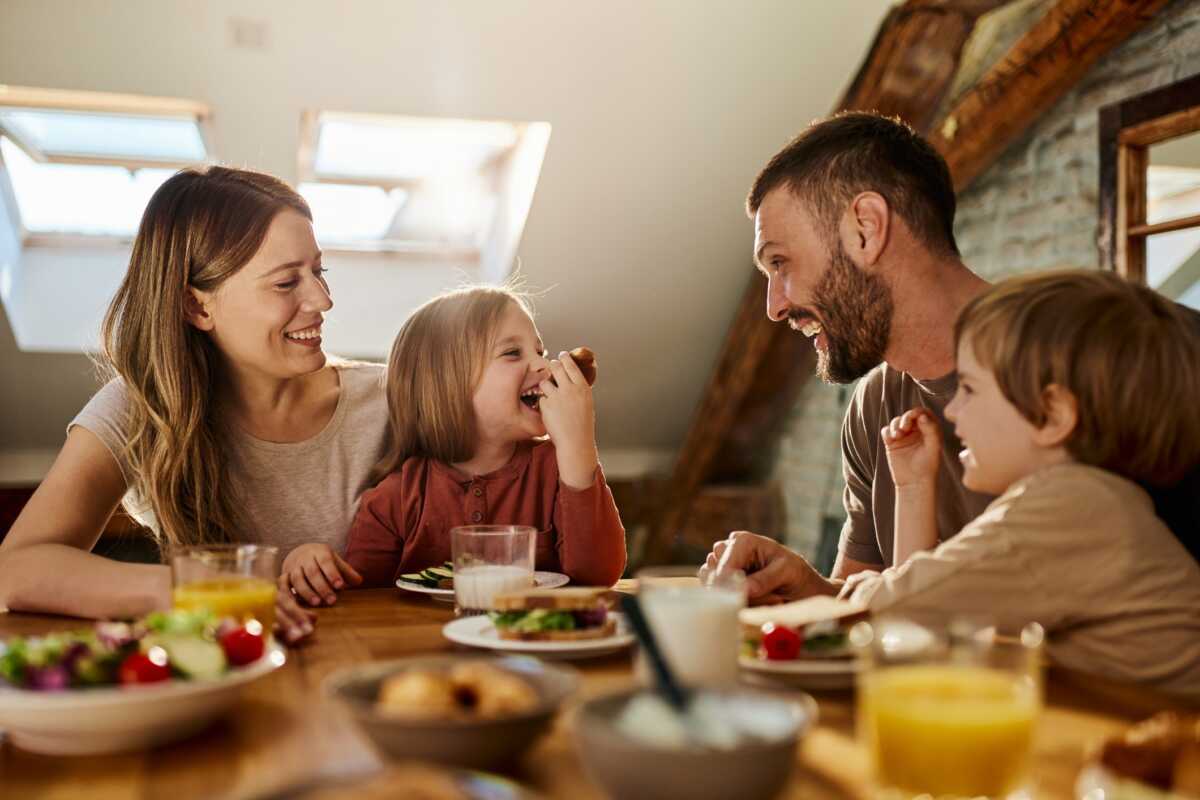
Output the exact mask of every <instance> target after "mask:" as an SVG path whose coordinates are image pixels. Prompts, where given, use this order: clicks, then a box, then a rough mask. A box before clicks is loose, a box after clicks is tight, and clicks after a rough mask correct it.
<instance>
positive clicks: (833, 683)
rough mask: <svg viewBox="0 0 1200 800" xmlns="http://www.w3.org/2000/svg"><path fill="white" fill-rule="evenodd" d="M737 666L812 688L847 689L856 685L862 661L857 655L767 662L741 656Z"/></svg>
mask: <svg viewBox="0 0 1200 800" xmlns="http://www.w3.org/2000/svg"><path fill="white" fill-rule="evenodd" d="M738 665H739V666H740V667H741V668H742V669H744V670H746V671H748V672H750V673H752V674H753V675H755V676H758V677H763V678H768V679H775V680H778V681H783V682H786V683H789V684H793V685H796V686H805V687H808V688H811V689H848V688H850V687H852V686H854V678H855V676H856V675H858V670H859V664H858V659H856V658H798V659H795V660H794V661H768V660H767V659H764V658H755V657H753V656H745V655H744V656H740V657H739V658H738Z"/></svg>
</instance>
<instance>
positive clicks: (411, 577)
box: [400, 572, 425, 583]
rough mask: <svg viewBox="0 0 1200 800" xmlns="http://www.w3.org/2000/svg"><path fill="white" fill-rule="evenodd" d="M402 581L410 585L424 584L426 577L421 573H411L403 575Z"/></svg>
mask: <svg viewBox="0 0 1200 800" xmlns="http://www.w3.org/2000/svg"><path fill="white" fill-rule="evenodd" d="M400 580H402V581H407V582H408V583H424V582H425V576H424V575H422V574H421V573H419V572H410V573H408V574H407V575H401V576H400Z"/></svg>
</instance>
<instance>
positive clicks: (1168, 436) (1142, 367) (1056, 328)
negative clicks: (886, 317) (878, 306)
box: [954, 270, 1200, 485]
mask: <svg viewBox="0 0 1200 800" xmlns="http://www.w3.org/2000/svg"><path fill="white" fill-rule="evenodd" d="M1187 313H1188V312H1186V311H1185V310H1183V309H1181V308H1180V307H1179V306H1177V305H1176V304H1175V303H1173V302H1171V301H1170V300H1168V299H1166V298H1164V297H1162V296H1161V295H1159V294H1157V293H1155V292H1154V291H1153V290H1151V289H1149V288H1147V287H1145V286H1138V285H1135V284H1133V283H1130V282H1128V281H1126V280H1124V279H1123V278H1121V277H1119V276H1118V275H1116V274H1114V273H1111V272H1099V271H1091V270H1070V271H1063V272H1053V273H1043V274H1035V275H1026V276H1022V277H1018V278H1012V279H1009V280H1006V281H1003V282H1001V283H999V284H997V285H996V286H994V287H993V288H992V289H991V290H990V291H988V292H985V293H984V294H982V295H980V296H979V297H976V298H975V299H974V300H972V301H971V302H970V303H969V304H968V305H967V307H966V308H964V309H963V312H962V314H960V315H959V318H958V321H957V323H956V324H955V327H954V340H955V343H956V345H957V344H958V343H959V342H961V341H962V339H963V337H967V339H968V340H969V342H970V346H971V349H972V351H973V352H974V354H975V357H976V358H977V359H978V360H979V362H980V363H981V364H982V365H983V366H985V367H987V368H988V369H990V370H991V371H992V372H993V373H994V374H995V376H996V383H997V384H999V386H1000V391H1001V392H1003V393H1004V396H1005V397H1006V398H1008V400H1009V402H1011V403H1012V404H1013V405H1014V406H1016V408H1017V410H1018V411H1020V412H1021V414H1022V415H1023V416H1024V417H1025V418H1026V419H1028V420H1029V421H1030V422H1031V423H1033V424H1034V425H1037V426H1041V425H1043V424H1044V423H1045V422H1046V408H1045V404H1044V402H1043V400H1044V397H1045V391H1046V389H1047V388H1048V387H1049V386H1050V385H1052V384H1057V385H1058V386H1061V387H1062V388H1064V389H1066V390H1068V391H1069V392H1071V394H1073V395H1074V396H1075V398H1076V401H1077V402H1078V421H1077V423H1076V425H1075V430H1074V431H1073V432H1072V433H1071V435H1070V436H1069V437H1068V438H1067V441H1066V442H1065V446H1066V449H1067V451H1068V452H1069V453H1070V454H1071V456H1072V457H1074V458H1075V459H1076V460H1077V461H1079V462H1081V463H1084V464H1090V465H1092V466H1096V467H1101V468H1103V469H1107V470H1109V471H1111V472H1116V473H1118V474H1120V475H1124V476H1125V477H1127V478H1130V479H1132V480H1135V481H1141V482H1145V483H1150V484H1154V485H1170V484H1173V483H1175V482H1176V481H1177V480H1179V479H1180V478H1181V477H1183V475H1184V474H1186V472H1187V471H1188V470H1189V469H1190V468H1192V467H1193V466H1195V465H1196V463H1197V462H1200V413H1197V410H1196V409H1197V403H1198V402H1200V335H1198V334H1197V325H1196V323H1195V322H1193V321H1192V320H1190V319H1188V316H1187Z"/></svg>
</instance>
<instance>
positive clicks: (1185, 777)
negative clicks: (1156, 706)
mask: <svg viewBox="0 0 1200 800" xmlns="http://www.w3.org/2000/svg"><path fill="white" fill-rule="evenodd" d="M1098 756H1099V761H1100V763H1101V764H1103V765H1104V766H1105V767H1107V768H1108V769H1109V770H1110V771H1111V772H1113V773H1115V774H1116V775H1117V776H1119V777H1122V778H1128V779H1131V780H1135V781H1140V782H1142V783H1146V784H1149V785H1151V786H1154V787H1156V788H1159V789H1163V790H1167V791H1171V792H1174V793H1176V794H1179V795H1185V796H1194V797H1200V715H1196V714H1180V713H1176V712H1172V711H1165V712H1163V713H1161V714H1156V715H1155V716H1153V717H1151V718H1150V719H1147V720H1143V721H1142V722H1139V723H1138V724H1136V725H1134V726H1133V727H1131V728H1130V729H1129V730H1127V731H1125V733H1124V734H1122V735H1121V736H1118V737H1113V738H1111V739H1109V740H1108V741H1106V742H1105V743H1104V745H1103V746H1102V747H1101V749H1100V752H1099V754H1098Z"/></svg>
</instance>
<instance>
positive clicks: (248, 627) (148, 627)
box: [0, 611, 266, 691]
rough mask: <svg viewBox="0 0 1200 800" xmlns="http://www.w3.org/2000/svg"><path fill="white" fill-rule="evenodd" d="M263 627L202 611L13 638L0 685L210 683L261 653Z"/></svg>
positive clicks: (55, 687) (0, 656) (1, 661)
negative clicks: (194, 681) (175, 681)
mask: <svg viewBox="0 0 1200 800" xmlns="http://www.w3.org/2000/svg"><path fill="white" fill-rule="evenodd" d="M265 638H266V637H265V635H264V633H263V628H262V625H260V624H259V623H258V622H257V621H255V620H250V621H248V622H246V623H245V624H244V625H243V624H241V623H239V622H238V621H236V620H234V619H232V618H226V619H223V620H222V619H218V618H217V617H216V616H215V615H213V614H212V613H211V612H208V611H171V612H155V613H153V614H150V615H148V616H146V617H144V618H142V619H141V620H138V621H135V622H132V623H129V622H97V623H96V624H95V626H93V627H92V628H90V629H87V630H81V631H70V632H65V633H54V634H50V635H48V636H35V637H17V638H13V639H9V640H8V641H6V642H4V643H2V644H0V684H7V685H9V686H12V687H15V688H17V689H27V690H32V691H61V690H66V689H81V688H86V687H98V686H113V685H130V684H146V683H158V682H161V681H166V680H170V679H171V678H182V679H188V680H211V679H215V678H220V677H221V676H222V675H224V674H225V673H227V672H228V671H229V669H230V667H231V666H233V667H240V666H244V665H246V664H251V663H253V662H255V661H257V660H258V659H259V658H261V657H262V654H263V652H264V650H265Z"/></svg>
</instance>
